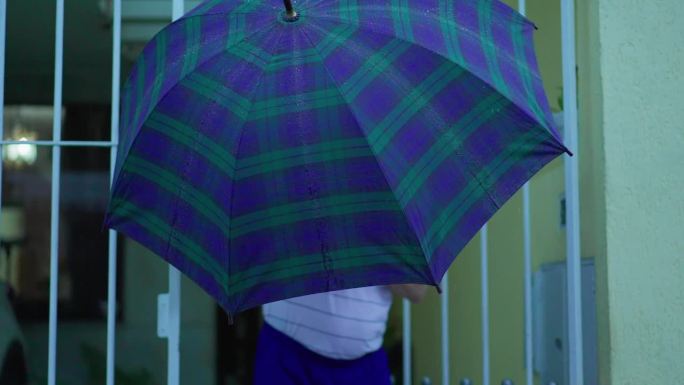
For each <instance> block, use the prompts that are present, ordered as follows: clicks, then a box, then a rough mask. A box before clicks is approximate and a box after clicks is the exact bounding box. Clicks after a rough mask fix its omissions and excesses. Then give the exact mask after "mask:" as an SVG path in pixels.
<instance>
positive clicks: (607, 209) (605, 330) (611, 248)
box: [580, 0, 684, 385]
mask: <svg viewBox="0 0 684 385" xmlns="http://www.w3.org/2000/svg"><path fill="white" fill-rule="evenodd" d="M580 4H581V10H582V11H583V14H584V15H586V17H587V20H588V22H587V24H588V28H587V31H586V32H584V33H585V37H586V41H585V42H584V43H583V45H581V48H582V50H581V52H582V53H583V56H582V59H583V60H582V61H581V62H580V63H582V64H583V65H584V68H582V67H580V78H583V77H584V78H585V80H584V83H583V85H584V91H583V94H581V95H580V98H581V99H580V100H582V98H585V99H586V102H584V103H582V106H584V107H585V108H587V110H586V111H587V112H586V113H585V117H584V120H586V121H587V122H588V123H590V124H591V125H592V127H591V128H592V129H593V132H591V133H590V134H589V135H590V136H591V137H592V138H593V139H595V141H594V142H593V143H590V144H589V145H588V147H587V149H588V150H589V155H590V156H591V157H593V159H594V160H595V161H596V163H595V164H594V166H598V169H592V167H591V165H590V164H585V168H584V170H586V171H587V174H586V175H587V177H589V178H592V180H594V181H596V182H598V183H597V185H596V186H595V187H594V189H593V190H592V191H590V194H591V195H590V197H591V198H592V200H591V201H590V204H595V205H596V208H597V210H595V211H594V212H593V213H589V214H588V215H593V216H594V218H595V219H596V223H595V224H592V225H591V226H593V230H594V231H593V234H592V236H591V237H590V238H588V241H589V243H588V244H587V247H596V248H597V249H602V250H603V253H602V254H603V257H602V258H599V259H597V281H598V282H599V286H598V288H597V289H598V290H597V299H598V303H597V307H598V309H599V310H601V311H599V336H600V338H599V344H600V365H601V371H600V375H601V383H603V384H615V385H618V384H619V385H622V384H675V383H676V384H679V383H682V381H683V380H682V379H683V378H684V365H682V362H683V360H684V326H683V325H684V258H683V257H684V237H682V235H683V234H684V204H683V203H682V202H683V200H682V196H683V195H682V191H684V171H683V170H684V160H683V158H682V155H683V154H684V150H683V149H682V145H684V93H682V90H683V89H684V41H683V40H682V36H684V23H682V20H683V19H684V7H682V3H681V1H680V0H657V1H651V2H635V1H617V0H584V1H582V2H581V3H580ZM584 170H583V171H584ZM583 224H584V222H583ZM585 232H586V231H585Z"/></svg>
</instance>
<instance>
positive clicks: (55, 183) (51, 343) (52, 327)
mask: <svg viewBox="0 0 684 385" xmlns="http://www.w3.org/2000/svg"><path fill="white" fill-rule="evenodd" d="M55 12H56V21H55V90H54V100H53V111H52V139H53V140H54V141H60V140H61V138H62V73H63V61H64V0H57V9H56V11H55ZM61 156H62V151H61V147H59V146H55V147H54V148H53V149H52V199H51V207H50V318H49V340H48V384H49V385H55V383H56V378H57V377H56V374H57V373H56V369H57V290H58V289H57V288H58V285H57V281H58V278H59V264H58V262H59V187H60V186H59V181H60V164H61Z"/></svg>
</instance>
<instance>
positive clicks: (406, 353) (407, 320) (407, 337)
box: [401, 298, 413, 385]
mask: <svg viewBox="0 0 684 385" xmlns="http://www.w3.org/2000/svg"><path fill="white" fill-rule="evenodd" d="M401 305H402V306H401V308H402V313H403V314H402V318H403V322H402V325H401V327H402V331H403V334H402V341H401V344H402V351H403V354H402V365H403V372H404V381H403V383H404V385H411V382H412V380H413V379H412V378H411V302H410V301H409V300H408V299H406V298H404V299H403V300H402V301H401Z"/></svg>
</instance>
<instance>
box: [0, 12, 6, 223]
mask: <svg viewBox="0 0 684 385" xmlns="http://www.w3.org/2000/svg"><path fill="white" fill-rule="evenodd" d="M6 26H7V0H0V140H2V139H3V138H4V137H5V125H4V121H5V37H6V33H7V32H6ZM3 150H4V147H3V146H2V145H0V216H2V177H3V174H2V169H3V167H2V151H3Z"/></svg>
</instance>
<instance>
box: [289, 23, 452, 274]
mask: <svg viewBox="0 0 684 385" xmlns="http://www.w3.org/2000/svg"><path fill="white" fill-rule="evenodd" d="M302 34H303V35H304V38H306V40H307V41H308V42H309V44H311V46H312V47H313V50H314V52H316V54H317V55H318V56H319V57H320V59H321V65H322V66H323V69H324V70H325V72H326V73H327V74H328V77H330V80H331V81H332V82H333V84H334V85H335V88H336V89H337V90H338V91H339V93H340V95H341V96H342V98H343V99H344V100H345V101H346V102H347V105H351V103H350V102H349V100H347V98H346V97H345V96H344V94H343V93H342V91H340V89H341V88H340V85H339V84H337V80H335V77H334V76H333V75H332V73H330V69H329V68H328V66H327V65H326V64H325V57H324V56H323V55H322V54H321V53H320V51H318V47H317V46H316V45H315V44H314V43H313V41H312V40H311V38H310V37H309V35H308V34H307V33H306V30H305V29H304V28H302ZM350 112H351V116H352V117H353V118H354V121H355V122H356V124H357V125H358V127H359V129H362V126H361V122H359V120H358V119H357V117H356V115H355V114H354V112H353V111H352V110H351V107H350ZM363 138H364V139H365V140H366V143H367V145H368V148H370V150H371V152H372V153H373V155H374V158H375V159H376V163H377V165H378V169H379V170H380V174H381V175H382V177H383V179H384V180H385V183H387V188H388V189H389V191H390V193H391V194H392V196H393V197H394V200H395V202H396V204H397V206H399V208H400V211H401V214H402V215H403V217H404V220H405V221H406V224H407V225H408V226H409V227H410V228H411V229H413V231H414V234H415V235H416V237H415V238H416V242H418V246H420V249H421V250H422V252H423V255H424V257H425V259H426V261H425V262H426V266H427V270H428V271H429V273H430V277H431V278H432V284H433V285H434V286H438V282H437V279H436V277H435V275H434V272H433V271H432V268H430V264H429V263H427V259H428V258H430V257H431V255H429V254H428V253H426V250H425V248H424V247H423V244H422V242H421V241H420V239H419V238H418V236H417V233H416V232H415V231H416V229H415V228H414V226H413V224H412V223H411V221H409V218H408V217H407V216H406V212H405V211H404V209H403V207H401V205H400V204H399V199H397V195H396V193H395V192H394V189H392V185H391V184H390V183H389V180H388V179H387V175H386V174H385V170H384V169H383V168H382V164H380V162H379V161H378V156H377V155H378V154H376V153H375V151H374V150H373V147H372V146H371V144H370V142H368V137H367V136H366V134H365V133H363Z"/></svg>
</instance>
